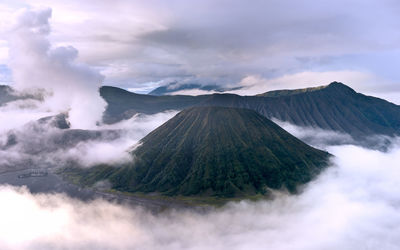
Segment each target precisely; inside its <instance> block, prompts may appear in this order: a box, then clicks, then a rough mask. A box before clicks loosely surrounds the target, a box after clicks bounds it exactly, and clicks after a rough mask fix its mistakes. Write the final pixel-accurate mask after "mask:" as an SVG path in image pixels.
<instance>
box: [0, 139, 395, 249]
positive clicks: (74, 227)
mask: <svg viewBox="0 0 400 250" xmlns="http://www.w3.org/2000/svg"><path fill="white" fill-rule="evenodd" d="M329 150H330V152H331V153H333V154H335V155H336V156H337V157H336V158H335V159H334V160H333V166H332V167H330V168H329V169H327V171H325V172H324V173H323V174H322V175H321V176H320V177H319V178H318V179H317V180H315V181H314V182H312V183H310V184H309V185H308V186H307V187H306V189H305V190H304V192H303V193H302V194H300V195H293V196H288V195H286V194H280V193H277V194H276V198H275V199H274V200H271V201H258V202H249V201H242V202H236V203H231V204H228V205H226V206H224V207H222V208H217V209H214V210H211V211H208V212H205V213H200V212H195V211H190V210H186V211H174V210H172V211H164V212H161V213H158V214H151V213H149V212H146V211H145V210H143V209H140V208H130V207H126V206H122V205H116V204H113V203H109V202H106V201H102V200H96V201H92V202H88V203H85V202H81V201H78V200H73V199H70V198H68V197H66V196H64V195H60V194H58V195H56V194H37V195H32V194H30V193H29V192H28V191H27V190H26V189H23V188H22V189H21V188H13V187H7V186H2V187H1V188H0V202H1V204H2V206H1V208H0V220H1V221H2V223H1V224H0V246H1V248H2V249H127V248H129V249H266V248H268V249H276V250H280V249H282V250H286V249H296V250H298V249H304V250H306V249H307V250H313V249H315V250H317V249H328V250H329V249H332V250H334V249H356V248H357V249H383V250H388V249H397V246H398V245H399V244H400V241H399V238H398V234H399V233H400V226H399V225H400V207H399V205H398V204H399V203H400V198H399V197H398V195H397V194H396V190H399V188H400V171H399V169H398V166H397V164H396V163H397V162H399V160H400V148H399V147H396V148H394V149H392V150H391V151H390V152H388V153H382V152H378V151H373V150H367V149H362V148H358V147H355V146H340V147H330V148H329Z"/></svg>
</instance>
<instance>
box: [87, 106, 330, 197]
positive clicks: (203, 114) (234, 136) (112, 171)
mask: <svg viewBox="0 0 400 250" xmlns="http://www.w3.org/2000/svg"><path fill="white" fill-rule="evenodd" d="M133 155H134V163H133V164H130V165H129V166H122V167H119V168H110V167H104V166H102V167H97V168H96V167H95V168H93V169H89V170H84V171H82V172H81V173H80V176H81V178H82V181H83V182H84V183H86V184H90V183H93V182H95V181H98V180H101V179H104V178H106V179H108V180H110V181H111V183H112V184H113V187H114V188H116V189H118V190H122V191H129V192H158V193H162V194H168V195H204V196H223V197H232V196H245V195H254V194H257V193H264V192H266V190H267V189H268V188H272V189H280V188H282V187H285V188H287V189H288V190H289V191H290V192H296V187H297V185H299V184H303V183H306V182H308V181H310V180H311V179H312V178H313V177H314V176H315V175H316V174H318V173H319V172H320V171H321V169H322V168H323V167H324V166H326V165H327V162H328V157H329V154H328V153H326V152H324V151H320V150H317V149H315V148H312V147H310V146H308V145H307V144H305V143H303V142H302V141H300V140H298V139H297V138H295V137H293V136H292V135H290V134H289V133H287V132H286V131H284V130H283V129H282V128H280V127H279V126H278V125H276V124H275V123H273V122H272V121H270V120H268V119H267V118H265V117H263V116H261V115H259V114H257V113H256V112H254V111H251V110H246V109H235V108H221V107H199V108H190V109H188V110H184V111H182V112H180V113H179V114H177V115H176V116H175V117H174V118H172V119H170V120H169V121H168V122H166V123H165V124H163V125H162V126H160V127H159V128H157V129H156V130H154V131H153V132H151V133H150V134H149V135H147V136H146V137H145V138H143V139H142V141H141V145H140V146H139V147H138V148H137V149H136V150H135V151H134V152H133Z"/></svg>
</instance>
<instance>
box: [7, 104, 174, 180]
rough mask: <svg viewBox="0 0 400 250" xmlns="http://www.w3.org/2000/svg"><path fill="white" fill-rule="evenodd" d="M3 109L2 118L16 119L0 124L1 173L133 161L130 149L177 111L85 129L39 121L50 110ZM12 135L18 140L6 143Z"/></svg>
mask: <svg viewBox="0 0 400 250" xmlns="http://www.w3.org/2000/svg"><path fill="white" fill-rule="evenodd" d="M7 110H8V109H7ZM1 111H2V110H1V109H0V117H3V116H7V115H10V114H11V117H13V119H12V122H10V124H9V125H8V126H0V132H2V133H0V172H1V171H4V170H10V169H12V168H13V166H18V167H19V168H24V167H25V168H26V167H27V166H30V165H34V166H42V167H62V166H65V164H67V163H71V162H74V163H76V164H78V165H80V166H83V167H90V166H93V165H95V164H102V163H103V164H104V163H108V164H118V163H123V162H127V161H129V160H131V156H130V153H129V152H130V151H131V150H132V149H133V148H132V147H133V146H135V145H136V144H137V143H138V142H139V140H140V139H142V138H143V137H144V136H146V135H147V134H148V133H150V132H151V131H152V130H154V129H156V128H157V127H158V126H160V125H161V124H163V123H164V122H165V121H167V120H168V119H170V118H171V117H172V116H174V115H175V114H176V113H177V112H176V111H167V112H162V113H158V114H155V115H135V116H133V117H132V118H131V119H129V120H124V121H121V122H119V123H116V124H113V125H103V126H97V127H96V130H90V131H89V130H88V131H84V130H68V129H67V130H65V129H59V128H56V127H53V126H52V125H51V124H48V123H41V124H39V123H38V122H37V119H39V118H42V117H43V116H46V115H48V113H40V112H38V110H36V109H33V110H31V109H29V110H27V111H24V110H20V109H12V108H10V109H9V113H7V112H4V113H3V112H1ZM29 111H31V112H32V113H29ZM26 112H28V114H29V115H27V113H26ZM40 115H42V116H40ZM19 117H20V119H19ZM28 121H30V122H29V123H28ZM22 123H23V124H22ZM17 125H18V126H17ZM10 129H11V130H10ZM10 135H12V136H14V138H15V141H16V142H15V145H8V146H7V144H9V143H8V140H9V137H10ZM15 168H17V167H15Z"/></svg>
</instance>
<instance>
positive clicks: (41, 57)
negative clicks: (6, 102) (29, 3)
mask: <svg viewBox="0 0 400 250" xmlns="http://www.w3.org/2000/svg"><path fill="white" fill-rule="evenodd" d="M50 17H51V9H41V10H23V11H20V12H19V13H18V17H17V20H16V24H15V26H14V28H13V29H12V30H11V32H9V39H8V40H9V46H10V53H9V55H10V66H11V69H12V72H13V80H14V83H15V84H14V87H15V88H17V89H18V90H22V91H25V92H27V91H28V92H32V91H38V90H42V91H44V93H45V94H46V99H45V103H44V105H45V107H46V108H47V109H48V110H51V111H54V112H58V113H59V112H69V119H70V122H71V125H72V127H73V128H84V129H89V128H93V127H95V125H96V123H97V122H99V121H101V117H102V114H103V111H104V109H105V106H106V103H105V101H104V100H103V99H102V98H101V97H100V95H99V91H98V88H99V87H100V85H101V83H102V81H103V76H102V75H101V74H99V73H98V72H97V71H95V70H93V69H91V68H89V67H88V66H86V65H84V64H80V63H77V62H76V61H75V60H76V58H77V56H78V51H77V50H76V49H75V48H73V47H70V46H68V47H52V46H51V44H50V42H49V40H48V36H49V34H50V30H51V29H50V24H49V18H50Z"/></svg>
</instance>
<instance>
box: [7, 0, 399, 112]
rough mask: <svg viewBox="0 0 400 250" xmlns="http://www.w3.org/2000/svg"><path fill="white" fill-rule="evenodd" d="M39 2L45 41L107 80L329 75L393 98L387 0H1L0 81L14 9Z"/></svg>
mask: <svg viewBox="0 0 400 250" xmlns="http://www.w3.org/2000/svg"><path fill="white" fill-rule="evenodd" d="M28 2H29V3H28ZM41 7H49V8H51V9H52V17H51V19H50V20H49V21H50V24H51V27H52V31H51V33H50V34H49V39H50V41H51V42H52V45H53V46H65V45H70V46H73V47H75V48H76V49H77V50H78V51H79V61H80V62H83V63H87V64H89V65H90V66H92V67H95V68H97V69H99V70H100V71H101V72H102V74H103V75H104V76H105V80H104V84H107V85H114V86H119V87H123V88H126V89H131V90H134V91H137V92H146V91H148V90H151V89H152V88H154V87H157V86H160V85H163V84H167V83H169V82H178V83H200V84H217V85H221V86H229V87H231V86H245V90H246V89H248V92H242V93H241V94H255V93H257V92H264V91H267V90H272V89H279V88H297V87H306V86H316V85H324V84H327V83H329V82H332V81H335V80H336V81H342V82H344V83H346V84H348V85H350V86H351V87H353V88H355V89H356V90H357V91H361V92H365V93H368V94H374V95H377V96H380V97H384V98H388V99H389V100H392V101H394V102H396V103H398V104H400V74H399V73H398V72H399V70H398V65H400V2H399V1H396V0H393V1H390V0H376V1H368V0H351V1H350V0H346V1H344V0H337V1H331V0H330V1H325V0H302V1H289V0H264V1H258V0H253V1H244V0H242V1H235V0H229V1H228V0H201V1H200V0H198V1H195V0H191V1H188V0H169V1H163V0H147V1H139V0H138V1H134V0H112V1H110V0H86V1H78V0H57V1H54V0H29V1H22V0H2V1H1V2H0V29H1V31H2V34H1V35H0V82H3V83H12V72H11V71H10V69H9V67H8V64H9V58H8V47H9V44H8V42H7V32H9V30H10V29H11V27H12V23H13V18H14V15H15V14H14V13H15V12H16V11H18V10H19V9H21V8H41ZM27 56H28V55H27Z"/></svg>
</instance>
